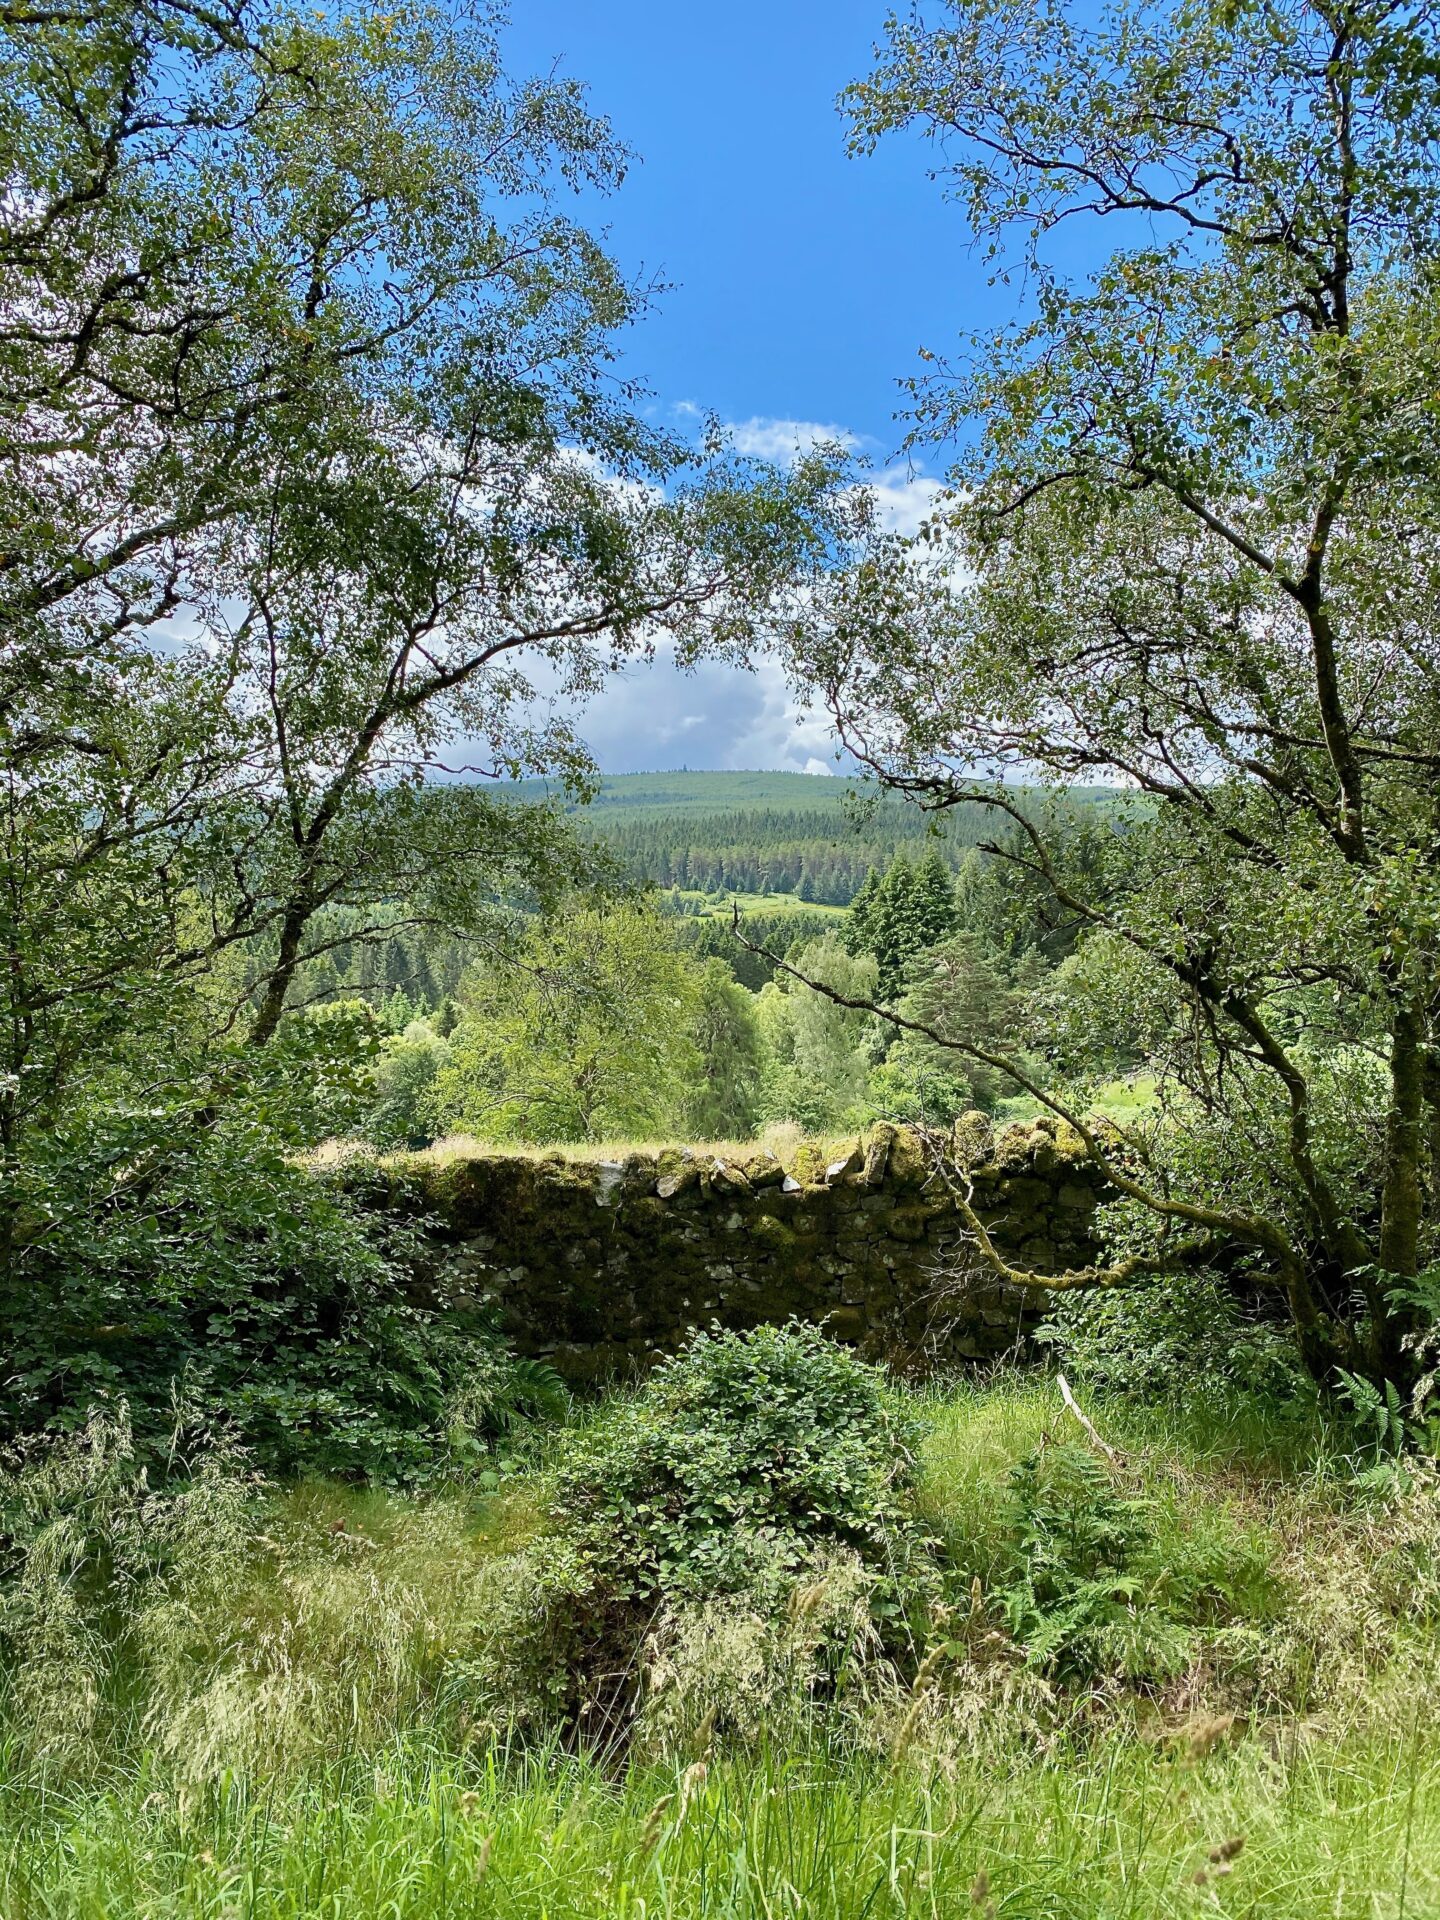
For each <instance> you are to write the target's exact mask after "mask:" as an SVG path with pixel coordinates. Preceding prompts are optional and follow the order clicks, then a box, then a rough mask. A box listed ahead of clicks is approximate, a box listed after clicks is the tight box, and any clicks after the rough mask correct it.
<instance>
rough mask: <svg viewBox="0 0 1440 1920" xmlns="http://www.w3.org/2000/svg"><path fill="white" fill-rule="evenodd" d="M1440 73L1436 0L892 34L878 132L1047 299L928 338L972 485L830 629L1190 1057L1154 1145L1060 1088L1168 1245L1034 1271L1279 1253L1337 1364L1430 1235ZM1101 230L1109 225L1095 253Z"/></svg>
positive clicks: (837, 647) (1385, 1368)
mask: <svg viewBox="0 0 1440 1920" xmlns="http://www.w3.org/2000/svg"><path fill="white" fill-rule="evenodd" d="M1435 62H1436V45H1435V37H1434V23H1433V19H1432V18H1431V16H1430V14H1429V13H1428V11H1427V10H1425V9H1423V8H1415V7H1407V6H1394V5H1389V4H1379V5H1376V4H1370V3H1369V0H1366V3H1364V4H1350V3H1349V0H1344V3H1342V4H1329V0H1292V3H1289V4H1285V5H1281V6H1279V7H1276V6H1271V5H1263V6H1262V5H1260V4H1258V0H1239V4H1236V5H1233V6H1227V7H1225V8H1220V9H1217V8H1213V7H1206V6H1198V5H1194V4H1190V0H1183V3H1182V4H1178V5H1167V4H1150V3H1149V0H1139V3H1131V4H1124V5H1121V6H1120V7H1117V8H1115V9H1112V10H1110V11H1109V12H1107V13H1106V15H1105V16H1104V17H1103V18H1101V19H1099V20H1091V19H1090V18H1089V16H1087V15H1083V14H1082V13H1081V12H1080V11H1079V10H1078V9H1074V8H1071V7H1068V6H1066V5H1063V4H1058V3H1055V0H1021V4H1010V3H1009V0H1006V4H1003V5H1002V4H998V3H997V4H992V3H991V0H967V3H966V4H963V5H961V4H954V5H948V6H945V7H943V8H939V9H936V10H935V11H934V13H933V14H927V15H924V16H922V15H918V14H917V15H915V16H912V17H909V18H907V19H900V20H894V21H892V23H891V26H890V29H889V34H888V40H887V43H886V45H885V46H884V48H882V50H881V54H880V58H879V64H878V65H877V67H876V69H875V71H874V73H873V74H872V75H871V76H870V77H869V78H868V79H867V80H865V81H863V82H862V83H860V84H859V85H857V86H856V87H855V88H854V89H852V91H851V93H850V95H849V99H848V104H849V107H850V111H851V114H852V127H853V139H854V143H855V145H856V147H857V148H859V149H868V148H869V147H870V146H871V145H872V144H873V143H874V142H875V141H876V140H878V139H879V138H881V137H882V136H883V135H885V134H886V133H888V132H890V131H891V130H893V129H895V128H899V127H905V126H916V127H918V128H919V129H920V130H921V131H922V132H923V133H924V134H925V135H926V136H927V137H929V138H931V139H933V140H934V141H935V143H936V157H937V165H938V172H939V175H940V178H941V180H942V182H943V185H944V187H945V190H946V191H947V192H948V193H950V194H953V196H954V197H955V198H956V199H957V200H958V201H959V203H960V205H961V207H962V208H963V210H964V212H965V214H966V216H967V217H968V220H969V222H970V224H971V226H972V228H973V229H974V231H975V232H976V233H977V234H978V235H980V236H981V238H982V240H984V241H988V242H989V243H991V245H992V247H993V248H994V249H995V250H997V252H1005V250H1006V249H1008V253H1005V257H1006V258H1008V259H1010V260H1012V261H1013V260H1016V259H1017V258H1019V259H1023V260H1024V262H1025V263H1026V267H1027V271H1028V273H1029V275H1030V280H1029V285H1030V286H1031V287H1032V289H1033V309H1032V312H1031V315H1030V317H1028V318H1025V319H1023V320H1021V321H1019V322H1017V323H1016V324H1015V325H1014V326H1013V327H1010V328H1008V329H1005V330H1004V331H1002V332H1001V333H1000V334H999V335H995V336H990V337H987V338H985V339H984V340H983V341H982V342H977V343H976V348H977V350H976V351H975V352H974V353H973V355H972V356H971V357H970V358H969V360H968V361H964V360H961V359H959V358H950V357H943V356H937V355H935V354H933V353H931V354H928V355H927V361H928V364H927V366H926V368H925V371H924V373H923V375H922V376H921V377H920V378H919V379H917V380H916V381H915V382H914V383H913V385H912V392H913V397H914V414H913V433H914V436H915V439H916V441H917V443H927V444H928V443H931V442H936V443H938V442H943V441H946V440H954V439H956V438H957V437H958V439H959V441H960V443H961V444H960V451H959V453H958V455H957V457H956V461H955V465H954V468H953V471H952V476H951V478H952V485H953V488H954V491H953V492H952V493H951V494H950V496H949V497H948V499H947V500H945V501H944V502H943V503H942V505H941V507H940V508H939V510H938V511H937V513H936V514H935V516H934V518H933V520H932V523H931V524H930V525H929V526H927V527H926V528H925V529H924V530H923V532H922V535H921V537H920V539H919V540H918V541H917V542H915V543H912V544H911V545H910V546H909V547H906V548H903V549H902V547H901V545H900V543H897V545H896V549H895V550H894V551H893V552H892V555H891V558H890V560H889V562H888V563H887V564H882V565H871V566H867V567H863V568H862V569H861V570H860V573H859V575H858V577H857V579H856V581H855V583H854V587H853V592H852V595H851V599H850V607H849V615H848V619H847V620H846V621H845V622H843V623H842V625H841V627H840V628H839V629H838V630H837V631H836V632H835V633H833V634H831V635H828V636H820V637H819V638H818V639H817V640H816V642H815V643H814V644H813V645H811V646H809V647H808V648H805V649H802V656H803V660H804V664H805V666H806V667H807V669H808V670H809V672H810V673H811V675H812V677H813V678H814V679H815V680H816V681H817V682H818V683H819V684H820V685H821V686H822V687H823V688H824V690H825V692H826V694H827V697H828V699H829V702H830V704H831V707H832V710H833V712H834V714H835V717H836V720H837V723H838V725H839V726H840V728H841V731H842V733H843V736H844V738H845V739H846V741H847V743H848V744H849V745H850V746H851V747H852V749H853V750H854V751H855V752H856V753H857V755H858V756H859V758H860V759H861V760H862V762H863V763H864V764H866V765H868V766H869V767H871V768H872V769H874V770H875V771H876V772H877V773H878V774H879V775H880V777H881V778H882V779H883V780H884V781H885V782H886V783H887V784H888V785H890V786H892V787H894V788H898V789H899V790H901V791H905V792H908V793H910V794H912V795H915V796H917V797H918V798H919V799H921V801H922V802H923V803H924V804H925V805H927V806H932V807H937V808H948V807H950V806H953V805H959V804H964V803H968V801H969V797H970V796H971V795H972V794H973V792H974V783H975V782H977V781H979V782H982V783H987V782H988V791H986V792H985V793H984V794H983V795H982V796H981V803H982V804H983V805H985V806H987V807H988V808H989V809H990V810H991V812H992V814H993V815H994V816H996V817H997V818H998V819H999V821H1000V822H1001V824H1002V826H1004V827H1005V828H1006V829H1007V839H1008V830H1010V829H1012V828H1013V829H1018V839H1015V840H1013V841H1008V844H1007V846H1006V848H1005V852H1006V857H1008V858H1009V859H1010V860H1012V861H1013V862H1014V863H1015V864H1016V865H1017V867H1018V868H1020V869H1021V870H1023V871H1025V872H1027V873H1028V874H1029V875H1030V876H1031V878H1032V879H1033V880H1034V881H1035V883H1036V884H1037V885H1038V886H1040V887H1042V888H1043V889H1044V890H1045V891H1046V892H1047V893H1048V894H1049V896H1050V898H1051V899H1052V900H1053V902H1054V903H1055V906H1056V909H1057V911H1059V912H1061V913H1063V915H1064V916H1067V917H1068V918H1069V919H1070V920H1071V921H1072V923H1073V924H1074V925H1075V926H1076V927H1077V928H1079V929H1080V930H1081V935H1082V954H1088V959H1087V960H1086V969H1085V975H1084V978H1085V984H1086V986H1087V988H1088V989H1089V990H1090V992H1091V993H1092V994H1099V995H1101V996H1102V997H1103V1002H1104V1006H1105V1013H1106V1018H1107V1019H1108V1020H1109V1021H1110V1022H1111V1023H1112V1026H1114V1025H1117V1024H1118V1026H1120V1027H1123V1028H1127V1029H1128V1030H1129V1032H1130V1034H1131V1037H1132V1038H1134V1037H1137V1036H1140V1035H1143V1037H1144V1040H1145V1042H1146V1044H1147V1046H1148V1048H1149V1050H1150V1051H1151V1052H1152V1054H1153V1056H1154V1058H1155V1060H1156V1063H1157V1065H1158V1068H1159V1071H1160V1082H1161V1093H1160V1100H1159V1106H1158V1108H1157V1116H1158V1117H1157V1120H1156V1123H1155V1124H1154V1125H1152V1126H1150V1127H1148V1128H1140V1129H1132V1131H1131V1133H1130V1136H1129V1138H1128V1139H1127V1140H1126V1141H1125V1142H1124V1143H1123V1146H1120V1145H1116V1144H1114V1143H1113V1142H1112V1143H1109V1144H1107V1141H1106V1140H1105V1139H1104V1138H1102V1137H1101V1135H1100V1133H1099V1132H1098V1131H1097V1130H1096V1129H1095V1128H1093V1127H1091V1126H1089V1125H1088V1123H1087V1122H1086V1120H1085V1109H1084V1105H1083V1102H1082V1100H1081V1099H1080V1098H1079V1097H1078V1096H1077V1097H1075V1098H1067V1096H1066V1095H1065V1094H1064V1093H1063V1092H1056V1091H1055V1090H1054V1089H1053V1088H1051V1089H1047V1088H1045V1087H1043V1086H1039V1085H1038V1084H1037V1085H1035V1086H1034V1091H1035V1092H1036V1095H1037V1097H1040V1098H1043V1099H1045V1100H1046V1103H1047V1104H1051V1105H1053V1106H1055V1107H1056V1108H1057V1109H1059V1110H1060V1111H1062V1112H1064V1113H1065V1114H1067V1115H1068V1116H1069V1117H1070V1118H1071V1119H1072V1120H1073V1121H1074V1122H1075V1124H1076V1125H1077V1126H1079V1127H1080V1128H1081V1130H1082V1131H1083V1132H1084V1133H1085V1136H1086V1138H1087V1141H1088V1144H1089V1147H1090V1150H1091V1152H1092V1153H1093V1154H1094V1155H1095V1156H1096V1157H1097V1158H1098V1159H1101V1160H1103V1161H1104V1162H1105V1163H1106V1165H1107V1166H1108V1167H1109V1169H1110V1172H1111V1175H1112V1178H1113V1179H1114V1181H1115V1184H1116V1186H1117V1188H1118V1190H1119V1191H1120V1192H1121V1193H1122V1194H1123V1195H1124V1196H1126V1198H1127V1200H1128V1201H1129V1202H1130V1204H1131V1210H1132V1212H1133V1213H1134V1215H1135V1218H1136V1221H1137V1225H1136V1226H1135V1229H1134V1231H1135V1232H1136V1233H1138V1234H1140V1235H1141V1239H1142V1243H1143V1244H1141V1245H1140V1246H1138V1247H1137V1248H1136V1250H1135V1251H1134V1252H1132V1253H1130V1254H1128V1255H1127V1256H1126V1257H1125V1258H1123V1259H1120V1260H1118V1261H1117V1263H1116V1264H1115V1265H1113V1266H1111V1267H1109V1268H1106V1269H1104V1270H1096V1271H1093V1272H1087V1273H1084V1274H1070V1275H1049V1276H1041V1277H1042V1278H1044V1279H1047V1280H1048V1281H1049V1282H1050V1283H1051V1284H1063V1285H1067V1286H1068V1285H1077V1284H1083V1285H1094V1284H1106V1283H1113V1282H1115V1281H1118V1280H1120V1279H1123V1278H1126V1277H1129V1276H1130V1275H1132V1274H1134V1273H1136V1272H1141V1271H1144V1270H1146V1269H1147V1268H1150V1269H1153V1268H1155V1267H1157V1266H1158V1267H1160V1268H1161V1269H1162V1270H1163V1269H1164V1268H1165V1267H1167V1266H1170V1265H1174V1264H1175V1263H1177V1262H1179V1261H1182V1260H1187V1259H1195V1258H1214V1257H1219V1256H1220V1254H1221V1252H1222V1250H1223V1249H1224V1248H1226V1247H1231V1248H1234V1247H1239V1248H1241V1249H1248V1250H1249V1254H1250V1256H1251V1257H1252V1258H1253V1260H1254V1261H1255V1262H1256V1263H1257V1265H1258V1267H1259V1268H1260V1270H1262V1271H1263V1272H1265V1273H1266V1274H1268V1275H1269V1276H1271V1277H1272V1278H1273V1279H1274V1280H1275V1281H1276V1282H1277V1283H1278V1284H1280V1285H1281V1286H1282V1287H1283V1288H1284V1289H1285V1292H1286V1295H1287V1297H1288V1299H1289V1303H1290V1308H1291V1311H1292V1313H1293V1315H1294V1318H1295V1321H1296V1324H1297V1326H1298V1328H1299V1330H1300V1334H1301V1338H1302V1341H1303V1343H1304V1346H1305V1349H1306V1351H1307V1353H1308V1355H1309V1356H1310V1358H1311V1360H1312V1363H1313V1364H1314V1365H1315V1366H1316V1367H1317V1368H1318V1369H1320V1370H1322V1371H1324V1370H1326V1369H1328V1368H1329V1367H1331V1366H1333V1365H1336V1364H1340V1365H1344V1366H1349V1367H1352V1368H1358V1369H1361V1370H1366V1371H1369V1372H1371V1373H1373V1374H1385V1375H1387V1376H1389V1375H1398V1374H1402V1373H1404V1372H1405V1371H1406V1370H1407V1368H1409V1367H1412V1366H1413V1349H1412V1348H1411V1347H1410V1346H1409V1345H1408V1344H1407V1343H1408V1342H1409V1340H1410V1335H1411V1331H1412V1329H1413V1328H1414V1326H1415V1324H1416V1321H1415V1310H1414V1307H1413V1295H1414V1293H1415V1289H1416V1286H1417V1284H1418V1282H1417V1276H1420V1275H1421V1274H1422V1273H1423V1272H1424V1270H1425V1268H1426V1264H1427V1262H1428V1261H1429V1260H1431V1259H1432V1258H1433V1257H1434V1252H1435V1233H1436V1228H1437V1223H1440V1069H1437V1058H1440V1056H1437V1052H1436V1043H1437V1028H1436V1023H1437V1019H1440V945H1437V942H1440V894H1437V881H1436V875H1437V873H1440V863H1437V857H1436V856H1437V853H1440V844H1437V831H1440V781H1437V776H1440V748H1437V744H1436V743H1437V740H1440V666H1437V657H1436V652H1435V644H1434V606H1435V602H1436V593H1437V586H1440V570H1437V568H1440V543H1437V538H1436V535H1437V510H1440V490H1437V479H1440V468H1437V454H1436V447H1437V439H1436V435H1435V431H1434V422H1435V408H1436V404H1437V403H1436V394H1437V392H1440V387H1437V384H1436V379H1435V365H1436V355H1437V351H1440V331H1437V327H1436V311H1437V309H1436V292H1437V280H1436V267H1435V259H1436V238H1437V223H1440V180H1437V173H1436V162H1435V154H1436V151H1437V149H1436V142H1435V136H1436V132H1437V121H1436V115H1437V111H1440V108H1437V104H1436V103H1437V95H1436V92H1435V88H1434V84H1433V75H1434V72H1435ZM1074 220H1091V221H1100V220H1104V221H1106V222H1107V223H1113V230H1114V232H1115V234H1116V237H1117V240H1118V241H1119V244H1118V245H1117V246H1116V248H1115V250H1114V251H1113V252H1112V253H1111V255H1110V256H1109V259H1108V261H1107V262H1106V264H1105V265H1104V266H1103V267H1102V268H1101V269H1100V271H1098V272H1097V273H1096V274H1095V275H1094V276H1093V277H1092V278H1090V279H1088V280H1086V281H1083V282H1071V281H1069V280H1067V279H1066V278H1065V277H1064V275H1063V274H1062V273H1061V272H1060V271H1059V269H1058V268H1057V267H1056V266H1055V265H1054V262H1053V249H1052V248H1050V246H1049V241H1050V237H1051V236H1052V235H1053V234H1054V233H1055V231H1056V229H1057V228H1058V227H1059V226H1060V225H1061V224H1062V223H1064V222H1069V221H1074ZM1017 239H1018V250H1017V246H1016V241H1017ZM1006 772H1009V773H1012V774H1023V775H1024V776H1026V777H1031V778H1033V777H1034V776H1035V775H1036V774H1037V773H1038V774H1040V775H1043V776H1044V777H1046V778H1048V779H1050V780H1051V781H1052V782H1054V783H1055V784H1056V785H1057V787H1058V786H1060V785H1062V784H1063V783H1065V782H1068V781H1073V780H1077V779H1085V780H1097V779H1098V780H1102V781H1108V782H1111V783H1113V784H1114V785H1115V787H1116V788H1117V790H1118V791H1120V792H1121V793H1123V794H1127V795H1129V796H1131V804H1130V807H1129V816H1130V817H1129V820H1128V822H1126V821H1124V820H1117V821H1116V823H1115V826H1114V830H1113V831H1111V832H1109V833H1108V834H1104V835H1101V836H1099V837H1098V843H1097V842H1096V840H1095V839H1094V838H1093V837H1092V842H1091V845H1090V847H1089V849H1088V855H1087V862H1085V863H1081V862H1078V861H1077V860H1076V859H1075V858H1074V852H1075V849H1074V846H1073V843H1070V844H1067V842H1066V839H1065V837H1064V836H1063V835H1061V834H1058V833H1056V832H1054V831H1051V830H1049V829H1048V828H1047V826H1046V824H1045V823H1044V822H1043V820H1042V821H1037V820H1036V819H1034V818H1033V817H1032V818H1024V817H1022V816H1021V815H1020V813H1019V811H1018V810H1017V809H1016V807H1015V805H1014V803H1013V799H1012V798H1011V797H1010V795H1009V794H1008V793H1007V791H1006V788H1005V786H1004V785H1003V782H1002V780H1001V779H999V778H997V775H1003V774H1004V773H1006ZM997 843H998V836H997ZM1086 1004H1087V1005H1090V1004H1093V1002H1091V1001H1087V1002H1086ZM1084 1024H1085V1021H1084V1017H1083V1015H1082V1016H1079V1017H1078V1018H1077V1019H1075V1020H1072V1021H1071V1022H1070V1024H1069V1026H1068V1028H1067V1031H1068V1032H1069V1034H1070V1035H1071V1037H1072V1039H1073V1037H1074V1035H1075V1033H1076V1030H1077V1026H1078V1027H1083V1026H1084ZM1057 1046H1058V1043H1057ZM971 1053H972V1057H974V1058H976V1059H979V1060H981V1061H982V1062H986V1063H988V1064H991V1065H994V1064H996V1063H995V1061H994V1060H993V1059H992V1058H991V1049H990V1048H989V1047H987V1046H986V1045H985V1044H984V1043H983V1041H982V1040H980V1039H979V1038H975V1039H974V1041H973V1043H972V1044H971ZM1056 1058H1057V1059H1059V1060H1061V1061H1065V1060H1066V1056H1065V1052H1064V1048H1063V1046H1058V1051H1057V1054H1056ZM1006 1064H1010V1065H1012V1066H1013V1065H1015V1064H1017V1063H1016V1062H1015V1061H1014V1060H1013V1059H1011V1060H1009V1061H1008V1062H1007V1063H1006ZM1066 1064H1068V1065H1069V1067H1070V1068H1071V1069H1072V1070H1073V1072H1074V1073H1075V1076H1076V1083H1077V1085H1078V1084H1080V1083H1081V1082H1083V1077H1084V1071H1085V1065H1086V1062H1085V1057H1084V1050H1083V1048H1079V1049H1075V1050H1074V1051H1072V1052H1071V1053H1070V1055H1069V1057H1068V1062H1066ZM1146 1222H1148V1225H1145V1224H1144V1223H1146ZM1407 1302H1408V1303H1409V1304H1407ZM1407 1353H1408V1354H1409V1355H1410V1358H1408V1359H1407Z"/></svg>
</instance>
